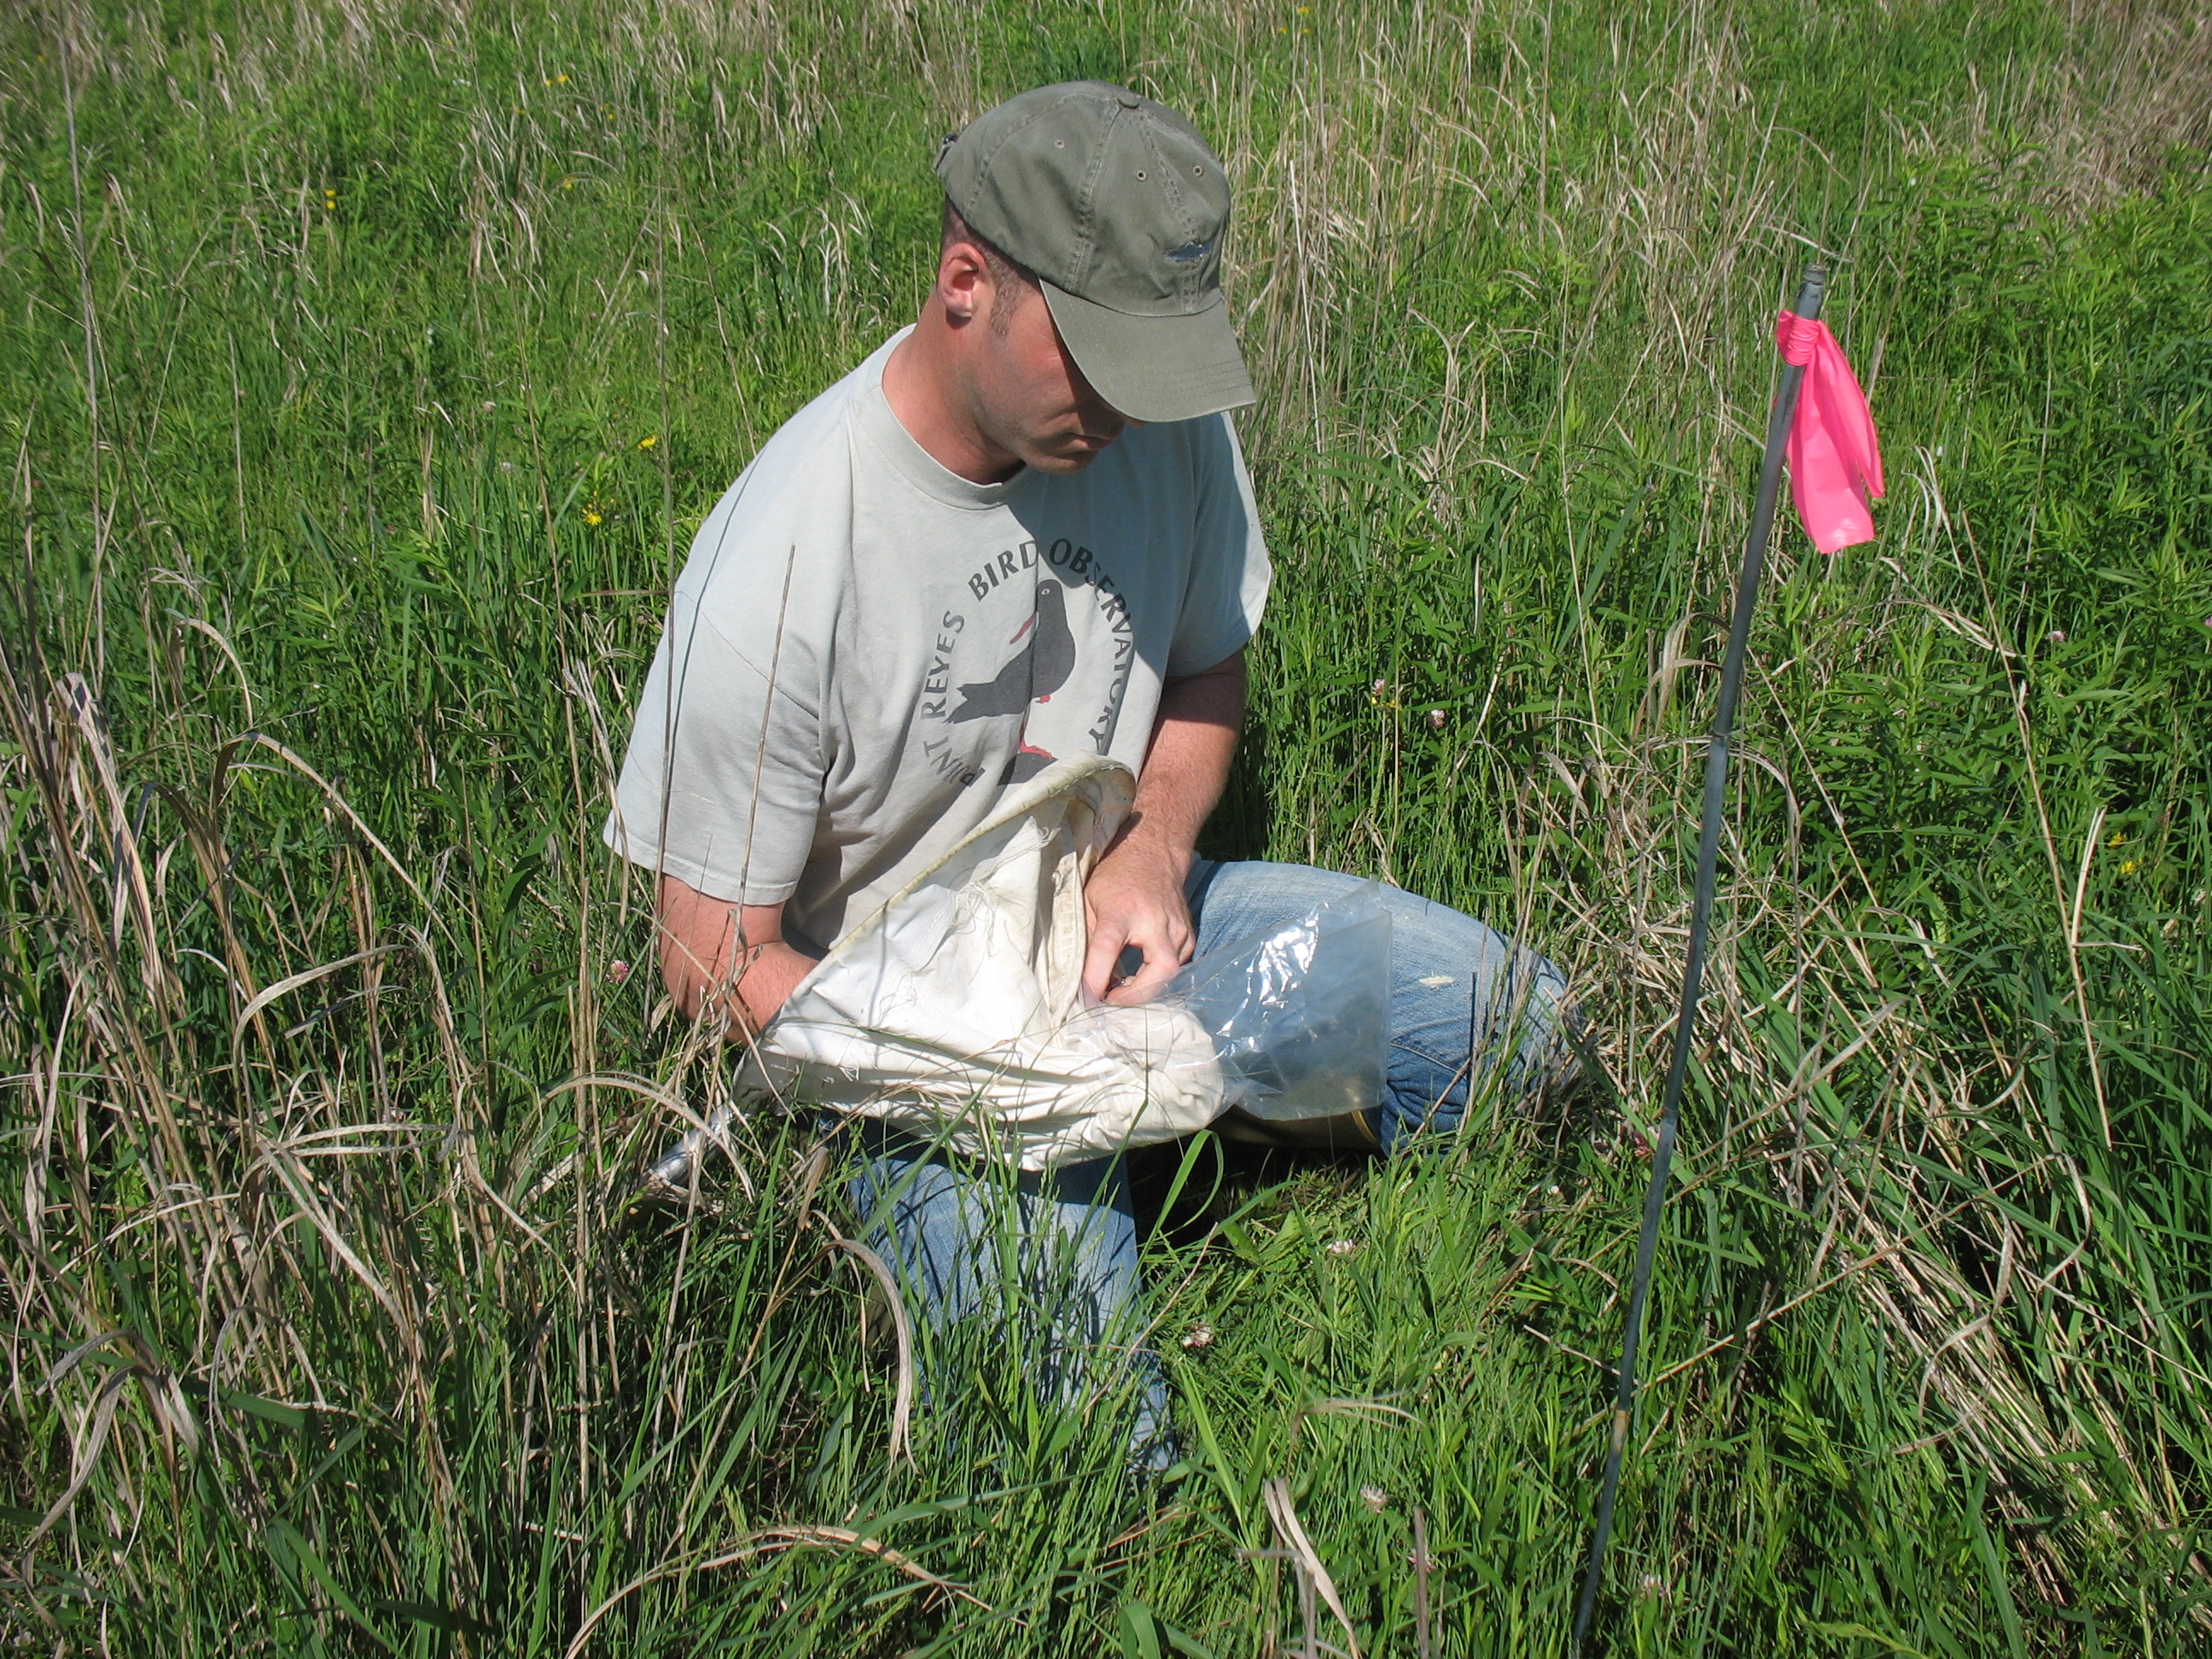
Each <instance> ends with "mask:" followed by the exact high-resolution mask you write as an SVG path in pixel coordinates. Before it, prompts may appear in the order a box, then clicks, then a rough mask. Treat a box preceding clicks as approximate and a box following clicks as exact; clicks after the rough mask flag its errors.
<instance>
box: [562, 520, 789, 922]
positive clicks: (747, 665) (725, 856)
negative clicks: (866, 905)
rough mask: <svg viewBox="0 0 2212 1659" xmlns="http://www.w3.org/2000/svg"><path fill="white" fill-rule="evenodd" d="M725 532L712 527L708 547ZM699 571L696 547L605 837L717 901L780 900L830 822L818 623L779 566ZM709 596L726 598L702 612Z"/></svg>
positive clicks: (641, 706)
mask: <svg viewBox="0 0 2212 1659" xmlns="http://www.w3.org/2000/svg"><path fill="white" fill-rule="evenodd" d="M715 516H716V517H717V518H719V517H720V514H719V513H718V514H717V515H715ZM719 528H720V526H718V525H717V524H716V523H715V522H714V519H710V520H709V522H708V528H707V530H706V531H702V540H703V539H704V538H705V536H706V535H707V534H708V532H714V531H716V530H718V529H719ZM728 556H731V557H738V556H742V554H741V550H730V552H729V554H728ZM698 562H699V561H698V554H697V552H696V551H695V557H694V563H693V566H692V568H690V569H687V571H686V573H685V578H684V580H683V581H681V582H679V583H678V586H677V590H676V592H675V595H674V597H673V599H672V600H671V604H670V605H669V611H668V624H667V627H666V629H665V631H664V632H663V634H662V635H661V640H660V647H659V650H658V651H657V652H656V653H654V656H653V667H652V670H651V671H650V672H649V673H648V674H647V677H646V684H645V691H644V694H643V695H642V696H641V697H640V698H639V700H638V707H637V720H636V724H635V726H633V727H632V728H631V732H630V741H629V753H628V755H627V756H626V757H624V759H623V770H622V779H621V781H620V782H619V783H618V784H617V787H616V790H615V806H614V811H612V812H611V814H609V816H608V819H607V824H606V829H605V840H606V842H607V845H608V846H610V847H611V848H614V850H615V851H616V852H617V853H619V854H622V855H623V857H624V858H626V859H628V860H630V862H632V863H633V864H637V865H641V866H644V867H645V868H647V869H649V870H653V871H655V872H664V873H665V874H668V875H671V876H675V877H677V878H679V879H681V880H683V881H685V882H688V883H689V884H690V885H692V886H693V887H696V888H697V889H698V890H700V891H701V892H702V893H704V894H706V895H708V896H709V897H711V898H718V899H721V900H723V901H725V902H738V903H744V904H781V903H782V902H784V901H785V900H786V899H788V898H789V897H790V896H792V893H793V890H795V889H796V888H797V887H798V884H799V876H800V874H801V873H802V872H804V871H805V867H806V863H807V860H808V857H809V855H810V854H811V850H812V848H813V843H814V834H815V827H816V824H817V821H818V819H819V817H820V814H821V805H822V779H823V741H822V722H821V696H820V678H819V677H820V663H821V661H822V659H823V652H822V650H821V649H819V648H818V646H817V640H816V638H815V636H814V628H813V623H814V622H815V620H816V619H813V618H811V617H806V616H805V614H804V607H800V608H799V610H800V614H797V615H794V614H793V607H792V606H790V605H779V604H778V603H777V599H778V595H779V593H781V594H783V595H785V596H786V597H788V595H789V590H788V588H787V586H786V584H785V580H784V578H785V573H784V571H783V570H782V568H781V566H782V564H783V562H784V560H783V559H782V558H776V559H774V560H763V561H760V562H759V563H760V568H758V569H750V568H743V567H741V568H739V569H738V570H737V571H734V572H731V571H726V572H723V573H722V574H721V575H720V578H719V579H718V580H715V581H714V583H713V584H712V585H711V586H709V585H708V584H707V583H706V582H704V581H702V582H700V583H699V584H698V585H697V586H693V578H694V576H695V574H702V573H699V572H698ZM769 563H773V564H775V566H776V567H777V568H775V569H774V570H773V571H771V570H769V569H768V568H766V567H767V565H768V564H769ZM732 575H734V576H737V577H738V580H736V581H734V582H732V581H730V580H729V579H730V578H731V577H732ZM725 584H727V585H725ZM702 589H704V590H705V591H707V592H709V593H712V594H714V595H715V596H716V597H715V598H714V599H710V600H709V601H708V603H706V604H704V605H702V603H701V601H700V598H699V594H700V592H701V590H702ZM754 590H758V591H757V592H755V591H754ZM724 596H728V597H726V598H725V597H724ZM756 600H757V603H756V602H754V601H756Z"/></svg>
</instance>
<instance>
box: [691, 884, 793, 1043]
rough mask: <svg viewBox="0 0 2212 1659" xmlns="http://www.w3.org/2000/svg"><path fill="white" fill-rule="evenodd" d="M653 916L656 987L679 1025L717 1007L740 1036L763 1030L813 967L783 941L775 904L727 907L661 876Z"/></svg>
mask: <svg viewBox="0 0 2212 1659" xmlns="http://www.w3.org/2000/svg"><path fill="white" fill-rule="evenodd" d="M654 909H655V912H656V915H657V920H658V921H659V924H660V927H659V939H660V977H661V982H662V983H663V984H665V985H666V986H667V987H668V994H669V995H670V996H671V998H673V999H674V1000H675V1003H676V1007H677V1011H678V1012H679V1013H681V1014H682V1015H683V1016H684V1018H686V1019H696V1018H698V1017H699V1012H700V1010H701V1009H702V1008H707V1007H710V1006H719V1007H720V1009H721V1010H723V1011H724V1012H727V1013H728V1014H729V1015H730V1016H732V1018H734V1019H735V1020H736V1021H737V1022H738V1024H741V1025H743V1026H744V1027H745V1028H746V1029H747V1030H751V1031H754V1032H758V1031H761V1030H765V1029H766V1028H767V1025H768V1023H769V1021H770V1020H772V1019H774V1018H775V1015H776V1011H777V1010H778V1009H780V1008H781V1007H782V1006H783V1003H784V999H785V998H787V997H788V996H789V995H790V994H791V993H792V991H793V988H795V987H797V985H798V984H799V981H800V980H802V979H804V978H805V977H806V975H807V973H808V971H809V970H810V969H812V967H813V966H814V958H813V957H809V956H805V955H803V954H801V953H800V952H799V951H795V950H793V948H792V947H791V946H790V945H787V944H786V943H785V942H784V938H783V906H781V904H742V905H740V904H732V903H731V902H729V901H727V900H726V899H718V898H709V897H708V896H707V895H706V894H704V893H702V892H701V891H700V890H698V889H697V888H696V887H694V886H692V885H690V884H689V883H688V882H684V881H681V880H678V878H676V877H674V876H666V875H665V876H663V877H661V878H660V887H659V892H658V895H657V896H656V902H655V904H654Z"/></svg>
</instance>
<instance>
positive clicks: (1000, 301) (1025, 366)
mask: <svg viewBox="0 0 2212 1659" xmlns="http://www.w3.org/2000/svg"><path fill="white" fill-rule="evenodd" d="M985 282H986V283H988V278H987V277H986V279H985ZM991 286H992V292H991V293H990V294H989V295H988V297H987V299H986V300H984V302H983V303H982V305H981V307H979V309H978V312H977V313H976V314H975V315H973V316H972V317H970V318H969V319H967V321H966V325H965V327H964V328H963V334H964V335H965V336H966V341H965V343H966V345H967V347H968V353H967V356H968V369H969V374H968V382H969V387H968V389H969V400H970V408H971V412H972V414H973V416H974V418H975V424H976V427H977V428H978V430H980V431H981V433H982V435H984V437H986V438H987V440H989V441H990V442H992V443H993V444H994V445H995V446H997V447H999V448H1000V449H1003V450H1005V451H1006V453H1008V454H1010V455H1012V456H1013V457H1014V458H1015V459H1018V460H1019V461H1020V462H1021V463H1022V465H1024V466H1032V467H1035V468H1036V470H1037V471H1040V472H1080V471H1082V470H1083V469H1084V468H1085V467H1086V466H1088V465H1091V462H1092V461H1094V460H1096V459H1097V458H1098V456H1099V454H1100V453H1101V452H1102V451H1103V450H1104V449H1105V447H1106V446H1107V445H1109V444H1110V443H1112V442H1113V441H1114V440H1115V439H1116V438H1118V437H1120V436H1121V432H1122V429H1123V428H1125V427H1127V425H1128V424H1129V422H1128V421H1127V420H1126V419H1125V418H1124V417H1123V416H1120V415H1118V414H1116V413H1115V411H1114V410H1112V409H1111V408H1109V406H1108V405H1107V404H1106V403H1105V402H1104V400H1103V399H1102V398H1100V397H1099V396H1098V394H1097V392H1093V391H1092V390H1091V382H1090V381H1088V380H1085V379H1084V378H1083V371H1082V370H1081V369H1079V368H1077V367H1076V366H1075V360H1074V359H1073V357H1071V356H1068V355H1067V349H1066V347H1065V346H1063V345H1061V344H1060V331H1059V330H1058V329H1056V328H1054V326H1053V321H1052V312H1051V310H1050V309H1049V308H1048V307H1047V306H1046V304H1045V302H1044V295H1042V294H1041V293H1040V292H1038V290H1037V289H1036V288H1035V287H1034V286H1033V285H1031V284H1030V283H1021V282H1016V283H1012V284H1009V285H1007V286H1006V287H1005V288H1004V289H1000V288H998V287H996V285H991ZM978 297H979V298H981V297H982V296H978ZM993 305H996V306H997V307H1000V311H999V313H998V314H997V315H996V316H994V315H992V314H990V308H991V307H992V306H993Z"/></svg>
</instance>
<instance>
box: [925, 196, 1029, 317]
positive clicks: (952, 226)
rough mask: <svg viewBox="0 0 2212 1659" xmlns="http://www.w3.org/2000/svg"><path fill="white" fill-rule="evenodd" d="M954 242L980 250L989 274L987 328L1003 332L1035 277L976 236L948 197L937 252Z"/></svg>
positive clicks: (942, 252) (939, 231)
mask: <svg viewBox="0 0 2212 1659" xmlns="http://www.w3.org/2000/svg"><path fill="white" fill-rule="evenodd" d="M955 242H965V243H967V244H968V245H969V246H970V247H973V248H975V249H978V250H979V251H981V253H982V255H983V265H984V268H985V269H986V270H988V271H989V272H990V273H991V328H992V331H994V333H999V334H1004V333H1005V332H1006V330H1007V328H1008V327H1009V326H1011V325H1012V318H1013V314H1014V303H1015V300H1016V298H1017V296H1018V295H1019V294H1020V293H1021V291H1022V289H1025V288H1035V287H1036V281H1037V279H1036V276H1035V275H1034V274H1032V273H1031V272H1030V271H1028V270H1024V268H1023V267H1022V266H1020V265H1018V264H1015V263H1014V262H1013V261H1012V259H1009V258H1007V257H1006V255H1005V254H1003V253H1001V252H999V250H998V249H997V248H995V247H994V246H992V245H991V244H990V243H988V242H987V241H985V240H983V239H982V238H981V236H978V235H977V234H975V227H973V226H972V225H970V224H969V222H967V221H966V220H965V219H963V218H962V217H961V216H960V210H959V209H958V208H957V207H955V206H953V205H952V203H951V199H950V198H949V197H948V198H947V199H946V201H945V216H944V218H943V220H942V221H940V222H939V226H938V234H937V251H938V253H939V256H940V257H942V256H943V254H944V252H945V249H946V248H948V247H951V246H952V245H953V244H954V243H955Z"/></svg>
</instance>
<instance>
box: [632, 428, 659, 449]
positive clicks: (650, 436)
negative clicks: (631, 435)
mask: <svg viewBox="0 0 2212 1659" xmlns="http://www.w3.org/2000/svg"><path fill="white" fill-rule="evenodd" d="M659 441H660V435H659V433H658V432H651V433H647V435H645V436H644V437H642V438H640V439H639V440H638V441H637V447H639V448H640V449H650V448H652V447H653V445H655V444H657V443H659Z"/></svg>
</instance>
